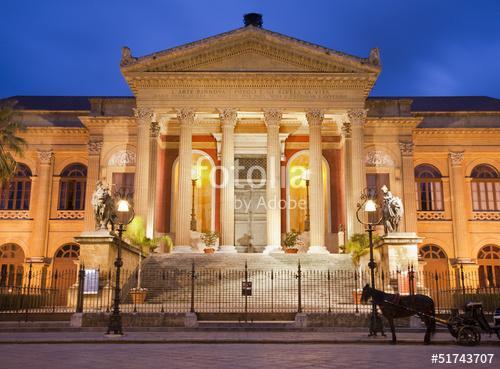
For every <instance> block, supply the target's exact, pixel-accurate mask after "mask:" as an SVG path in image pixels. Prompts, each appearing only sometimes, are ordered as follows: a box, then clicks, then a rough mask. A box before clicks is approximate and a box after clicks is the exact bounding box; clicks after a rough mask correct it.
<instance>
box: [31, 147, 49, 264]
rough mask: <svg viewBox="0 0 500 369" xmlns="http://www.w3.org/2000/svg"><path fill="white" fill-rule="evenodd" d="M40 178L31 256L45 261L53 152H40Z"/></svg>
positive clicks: (34, 206) (34, 207)
mask: <svg viewBox="0 0 500 369" xmlns="http://www.w3.org/2000/svg"><path fill="white" fill-rule="evenodd" d="M37 153H38V173H37V174H38V178H37V189H36V192H35V193H36V197H35V198H34V200H35V201H33V204H32V206H31V208H32V209H33V210H34V211H33V213H34V214H33V219H34V221H33V231H32V233H31V250H33V251H32V253H31V255H32V256H33V257H35V258H36V259H37V261H43V259H44V258H45V257H49V255H47V238H48V237H47V236H48V230H49V213H50V212H49V210H50V202H51V194H52V170H53V158H54V154H53V152H52V150H38V152H37Z"/></svg>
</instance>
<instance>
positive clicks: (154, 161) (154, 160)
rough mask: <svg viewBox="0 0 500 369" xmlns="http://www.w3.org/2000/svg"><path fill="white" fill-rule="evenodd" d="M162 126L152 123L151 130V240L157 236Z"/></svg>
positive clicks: (149, 229) (149, 219)
mask: <svg viewBox="0 0 500 369" xmlns="http://www.w3.org/2000/svg"><path fill="white" fill-rule="evenodd" d="M159 133H160V125H159V124H158V123H157V122H151V126H150V128H149V134H150V136H149V140H150V142H149V182H148V207H147V222H146V224H147V227H146V235H147V237H149V238H153V237H154V236H155V232H154V231H155V229H154V226H155V209H156V180H157V167H158V135H159Z"/></svg>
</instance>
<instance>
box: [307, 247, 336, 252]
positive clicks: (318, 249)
mask: <svg viewBox="0 0 500 369" xmlns="http://www.w3.org/2000/svg"><path fill="white" fill-rule="evenodd" d="M307 253H308V254H329V253H330V252H329V251H328V250H327V249H326V247H325V246H309V249H308V250H307Z"/></svg>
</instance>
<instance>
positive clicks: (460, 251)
mask: <svg viewBox="0 0 500 369" xmlns="http://www.w3.org/2000/svg"><path fill="white" fill-rule="evenodd" d="M448 159H449V165H450V186H451V204H452V221H453V243H454V250H455V258H456V259H457V261H459V263H461V262H463V261H465V262H466V261H469V260H470V258H469V253H468V245H469V239H468V229H467V214H466V207H465V206H464V201H465V188H464V182H465V178H464V167H463V161H464V152H463V151H460V152H455V151H450V152H449V153H448Z"/></svg>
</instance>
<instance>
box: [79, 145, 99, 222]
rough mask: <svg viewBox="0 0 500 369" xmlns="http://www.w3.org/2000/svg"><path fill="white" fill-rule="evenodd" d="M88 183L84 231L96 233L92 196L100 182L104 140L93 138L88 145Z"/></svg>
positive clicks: (86, 186) (86, 187)
mask: <svg viewBox="0 0 500 369" xmlns="http://www.w3.org/2000/svg"><path fill="white" fill-rule="evenodd" d="M87 149H88V163H87V183H86V185H85V215H84V220H83V231H84V232H91V231H95V228H96V227H95V219H94V211H93V209H92V194H93V193H94V191H95V186H96V183H97V181H98V180H99V170H100V165H101V164H100V163H101V149H102V138H91V139H90V141H89V142H88V144H87Z"/></svg>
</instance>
